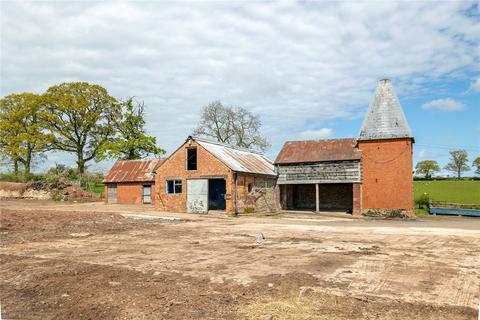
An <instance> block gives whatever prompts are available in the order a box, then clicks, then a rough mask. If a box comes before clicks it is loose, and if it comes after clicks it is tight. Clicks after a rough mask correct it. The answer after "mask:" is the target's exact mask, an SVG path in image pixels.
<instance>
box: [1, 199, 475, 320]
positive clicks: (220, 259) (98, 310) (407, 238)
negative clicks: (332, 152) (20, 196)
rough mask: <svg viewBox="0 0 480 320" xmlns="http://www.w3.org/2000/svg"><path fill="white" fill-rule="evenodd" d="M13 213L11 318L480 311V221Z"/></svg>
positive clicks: (5, 234)
mask: <svg viewBox="0 0 480 320" xmlns="http://www.w3.org/2000/svg"><path fill="white" fill-rule="evenodd" d="M0 210H1V226H0V232H1V246H0V258H1V268H0V299H1V300H0V301H1V312H2V317H3V318H2V317H0V318H2V319H334V320H335V319H477V317H478V305H479V303H480V269H479V266H480V219H478V218H459V217H458V218H457V217H426V218H422V219H418V220H416V221H398V220H388V221H386V220H362V219H360V220H359V219H351V218H350V217H349V216H344V215H338V214H336V215H335V214H325V215H324V214H321V215H316V216H313V215H305V214H301V213H298V214H296V213H288V214H282V215H277V216H273V217H266V216H263V217H258V216H257V217H251V216H250V217H249V216H241V217H238V218H232V217H224V216H222V215H218V214H214V215H209V216H203V215H188V214H176V213H159V212H156V211H155V210H153V209H152V208H150V207H134V206H120V205H104V204H98V203H95V204H92V203H90V204H61V203H52V202H47V201H44V202H40V201H25V200H23V201H20V200H17V201H2V202H1V203H0ZM260 233H261V234H263V236H264V238H265V239H262V237H260V236H259V235H260Z"/></svg>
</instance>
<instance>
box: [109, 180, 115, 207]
mask: <svg viewBox="0 0 480 320" xmlns="http://www.w3.org/2000/svg"><path fill="white" fill-rule="evenodd" d="M108 203H117V184H116V183H110V184H109V185H108Z"/></svg>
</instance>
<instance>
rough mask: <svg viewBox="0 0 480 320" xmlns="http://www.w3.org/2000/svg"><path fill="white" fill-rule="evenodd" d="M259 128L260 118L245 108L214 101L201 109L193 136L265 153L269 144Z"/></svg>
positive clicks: (260, 124)
mask: <svg viewBox="0 0 480 320" xmlns="http://www.w3.org/2000/svg"><path fill="white" fill-rule="evenodd" d="M261 126H262V122H261V120H260V117H259V116H258V115H255V114H253V113H251V112H250V111H248V110H246V109H245V108H242V107H227V106H224V105H222V103H221V102H220V101H214V102H212V103H210V104H209V105H207V106H205V107H203V109H202V113H201V119H200V123H199V124H198V126H197V127H196V128H195V130H194V131H193V134H194V135H197V136H204V137H208V138H212V139H215V140H217V141H218V142H222V143H228V144H231V145H235V146H238V147H242V148H248V149H257V150H261V151H265V150H266V149H267V148H268V147H269V143H268V142H267V139H265V138H264V137H263V136H262V135H261V133H260V129H261Z"/></svg>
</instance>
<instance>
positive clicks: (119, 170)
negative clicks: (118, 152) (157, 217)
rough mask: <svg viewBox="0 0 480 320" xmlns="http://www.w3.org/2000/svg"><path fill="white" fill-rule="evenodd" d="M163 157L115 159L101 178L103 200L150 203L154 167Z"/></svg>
mask: <svg viewBox="0 0 480 320" xmlns="http://www.w3.org/2000/svg"><path fill="white" fill-rule="evenodd" d="M163 161H164V159H152V160H117V161H116V162H115V164H114V165H113V167H112V168H111V169H110V171H109V172H108V174H107V176H106V177H105V179H104V180H103V183H104V186H105V187H104V188H105V201H106V202H107V203H120V204H152V203H154V202H155V199H154V197H152V193H153V190H154V185H155V174H154V173H155V169H156V168H157V167H158V166H159V165H160V164H161V163H162V162H163Z"/></svg>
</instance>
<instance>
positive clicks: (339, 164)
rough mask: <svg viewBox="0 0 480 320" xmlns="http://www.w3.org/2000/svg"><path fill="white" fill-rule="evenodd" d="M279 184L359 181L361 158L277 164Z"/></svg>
mask: <svg viewBox="0 0 480 320" xmlns="http://www.w3.org/2000/svg"><path fill="white" fill-rule="evenodd" d="M277 170H278V181H277V183H278V184H307V183H359V182H361V179H362V175H361V163H360V160H350V161H348V160H347V161H324V162H317V163H301V164H291V165H277Z"/></svg>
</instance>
